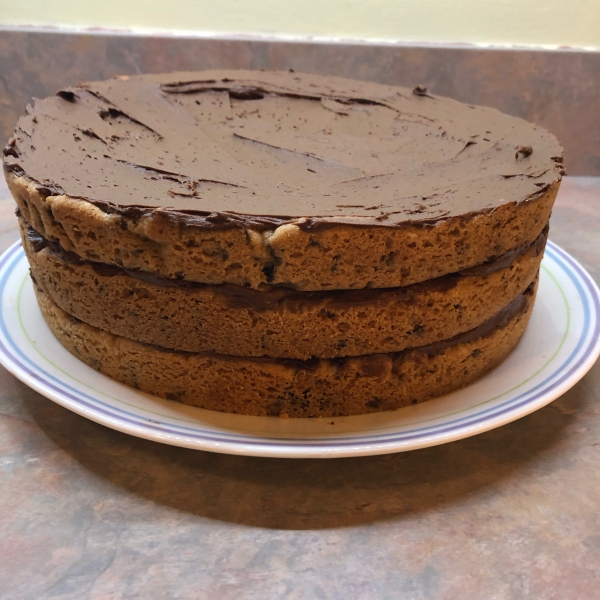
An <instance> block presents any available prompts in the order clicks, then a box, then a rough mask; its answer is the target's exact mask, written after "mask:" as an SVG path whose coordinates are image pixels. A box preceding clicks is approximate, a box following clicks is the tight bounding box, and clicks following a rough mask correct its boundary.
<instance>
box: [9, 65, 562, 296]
mask: <svg viewBox="0 0 600 600" xmlns="http://www.w3.org/2000/svg"><path fill="white" fill-rule="evenodd" d="M3 160H4V170H5V174H6V180H7V183H8V185H9V187H10V189H11V192H12V194H13V196H14V198H15V200H16V202H17V204H18V206H19V208H20V209H21V211H22V214H23V216H24V218H25V219H26V220H27V221H28V223H30V224H31V225H32V226H33V227H34V229H35V230H36V231H38V232H39V233H40V234H42V235H43V236H44V237H45V238H46V239H48V240H51V241H57V242H59V243H60V245H61V246H62V247H63V248H64V249H65V250H68V251H70V252H74V253H76V254H78V255H79V256H81V257H82V258H84V259H88V260H92V261H95V262H100V263H106V264H114V265H118V266H120V267H125V268H128V269H137V270H141V271H146V272H150V273H156V274H159V275H160V276H163V277H168V278H176V279H185V280H190V281H197V282H202V283H209V284H221V283H229V284H234V285H243V286H246V287H251V288H254V289H263V288H264V287H265V286H272V285H277V286H286V287H290V288H294V289H297V290H306V291H309V290H331V289H362V288H370V287H373V288H385V287H401V286H405V285H410V284H413V283H416V282H419V281H424V280H427V279H432V278H435V277H439V276H442V275H445V274H448V273H453V272H457V271H461V270H463V269H468V268H470V267H473V266H475V265H478V264H481V263H484V262H486V261H488V260H491V259H493V258H494V257H497V256H500V255H503V254H505V253H506V252H510V251H511V250H513V249H515V248H519V247H521V246H524V245H528V244H531V243H532V242H533V241H534V240H535V239H536V238H537V237H538V235H539V234H540V233H541V232H542V230H543V228H544V227H545V226H546V223H547V222H548V219H549V216H550V212H551V210H552V204H553V202H554V198H555V196H556V193H557V191H558V187H559V183H560V179H561V175H562V173H563V171H562V151H561V148H560V146H559V144H558V142H557V141H556V139H555V138H554V137H553V136H552V135H551V134H549V133H548V132H546V131H545V130H543V129H540V128H538V127H536V126H535V125H532V124H530V123H526V122H525V121H522V120H521V119H517V118H514V117H510V116H508V115H503V114H501V113H499V112H498V111H496V110H492V109H488V108H483V107H477V106H469V105H465V104H460V103H458V102H455V101H453V100H449V99H446V98H438V97H436V96H433V95H431V94H429V93H428V92H427V91H426V90H425V89H424V88H422V87H417V88H415V89H414V90H409V89H406V88H400V87H390V86H383V85H377V84H374V83H367V82H360V81H352V80H347V79H339V78H335V77H326V76H321V75H309V74H298V73H291V72H261V71H206V72H200V73H173V74H168V75H145V76H139V77H121V78H116V79H111V80H109V81H104V82H93V83H84V84H80V85H78V86H76V87H73V88H68V89H65V90H62V91H60V92H59V93H58V94H57V95H56V96H53V97H51V98H46V99H44V100H38V101H36V103H35V106H34V107H33V108H32V109H30V110H29V114H28V115H26V116H24V117H22V118H21V120H20V121H19V122H18V124H17V128H16V130H15V135H14V137H13V138H11V140H10V141H9V143H8V145H7V146H6V148H5V149H4V158H3Z"/></svg>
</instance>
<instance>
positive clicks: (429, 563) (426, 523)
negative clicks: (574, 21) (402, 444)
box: [0, 178, 600, 600]
mask: <svg viewBox="0 0 600 600" xmlns="http://www.w3.org/2000/svg"><path fill="white" fill-rule="evenodd" d="M2 185H4V183H3V182H2V184H0V250H4V249H5V248H6V247H7V246H8V245H9V244H10V243H11V242H13V241H14V240H15V239H16V238H17V227H16V220H15V219H14V217H13V204H12V200H10V199H9V197H8V193H7V191H6V188H4V187H1V186H2ZM599 198H600V179H594V178H567V179H566V180H565V181H564V183H563V186H562V188H561V191H560V194H559V197H558V200H557V204H556V207H555V210H554V215H553V217H552V224H551V231H550V238H551V239H552V240H554V241H555V242H557V243H559V244H560V245H562V246H563V248H565V249H566V250H568V251H569V252H571V253H572V254H573V255H574V256H575V257H576V258H578V259H579V260H580V261H581V262H582V263H583V265H584V266H585V267H586V268H587V269H588V270H589V271H590V273H591V274H592V275H593V276H594V278H595V279H596V281H597V282H598V281H600V202H599V200H598V199H599ZM599 467H600V364H596V366H595V367H594V368H593V369H592V370H591V371H590V373H589V374H588V375H587V376H586V377H585V378H584V379H583V380H582V381H580V382H579V383H578V384H577V385H576V386H575V387H574V388H573V389H572V390H570V391H569V392H567V393H566V394H565V395H564V396H562V397H561V398H559V399H558V400H556V401H555V402H553V403H552V404H551V405H549V406H547V407H545V408H543V409H541V410H539V411H537V412H536V413H534V414H532V415H530V416H528V417H526V418H523V419H521V420H519V421H517V422H514V423H512V424H509V425H506V426H504V427H501V428H500V429H496V430H494V431H490V432H488V433H485V434H482V435H479V436H476V437H472V438H469V439H466V440H462V441H459V442H454V443H452V444H447V445H444V446H438V447H435V448H429V449H424V450H418V451H413V452H407V453H402V454H391V455H386V456H376V457H368V458H353V459H349V458H346V459H337V460H278V459H261V458H245V457H238V456H225V455H219V454H211V453H208V452H200V451H193V450H185V449H182V448H174V447H170V446H164V445H160V444H157V443H153V442H148V441H145V440H141V439H137V438H134V437H129V436H127V435H124V434H121V433H118V432H116V431H112V430H110V429H107V428H105V427H103V426H101V425H97V424H95V423H92V422H90V421H87V420H86V419H84V418H82V417H79V416H77V415H75V414H73V413H71V412H69V411H67V410H66V409H64V408H61V407H60V406H58V405H56V404H54V403H53V402H51V401H50V400H47V399H46V398H43V397H42V396H40V395H39V394H37V393H35V392H34V391H32V390H30V389H29V388H27V387H26V386H25V385H23V384H22V383H20V382H19V381H17V380H16V379H15V378H13V377H12V376H11V375H9V374H8V373H7V372H6V371H5V370H4V369H2V367H0V597H1V598H10V599H11V600H13V599H22V598H23V599H32V600H40V599H44V598H53V599H82V598H98V599H102V600H107V599H110V600H121V599H127V598H144V599H154V598H157V599H162V598H177V599H179V598H181V599H187V598H189V599H194V600H201V599H207V600H213V599H215V598H218V599H219V600H227V599H230V598H231V599H238V598H243V599H256V600H268V599H271V598H276V599H278V598H291V599H301V598H302V599H304V598H307V599H313V598H314V599H327V600H329V599H334V598H335V599H344V600H346V599H361V600H362V599H370V598H377V599H379V598H393V599H397V598H402V599H409V600H412V599H423V600H429V599H436V600H438V599H439V600H454V599H456V598H460V599H461V600H482V599H486V600H496V599H502V600H504V599H511V600H512V599H514V600H521V599H525V598H532V599H536V600H550V599H556V600H587V599H592V598H599V597H600V511H599V510H598V505H599V504H600V469H599Z"/></svg>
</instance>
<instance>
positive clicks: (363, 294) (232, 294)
mask: <svg viewBox="0 0 600 600" xmlns="http://www.w3.org/2000/svg"><path fill="white" fill-rule="evenodd" d="M20 218H21V219H22V217H20ZM548 229H549V227H548V225H546V227H545V228H544V230H543V231H542V233H541V234H540V235H539V236H538V237H537V238H536V240H535V241H534V242H533V243H532V244H529V245H526V246H522V247H519V248H515V249H514V250H511V251H510V252H506V253H505V254H503V255H501V256H499V257H495V258H492V259H490V260H489V261H487V262H486V263H484V264H482V265H478V266H476V267H472V268H470V269H465V270H464V271H460V272H458V273H453V274H450V275H444V276H442V277H438V278H436V279H432V280H429V281H425V282H421V283H416V284H413V285H409V286H406V287H399V288H375V289H359V290H328V291H313V292H300V291H296V290H292V289H289V288H284V287H273V286H271V287H269V288H268V289H266V290H264V291H262V290H254V289H251V288H245V287H242V286H237V285H233V284H227V283H223V284H205V283H198V282H194V281H186V280H184V279H169V278H167V277H163V276H161V275H158V274H155V273H148V272H145V271H136V270H132V269H125V268H123V267H118V266H116V265H107V264H103V263H98V262H94V261H91V260H88V259H83V258H81V257H80V256H79V255H78V254H75V253H73V252H70V251H67V250H65V249H64V248H63V247H62V246H61V245H60V244H59V243H58V242H55V241H50V240H47V239H46V238H44V237H43V236H42V235H40V234H39V233H38V232H37V231H36V230H35V229H33V227H31V225H29V224H27V239H28V241H29V242H30V244H31V246H32V248H33V250H34V251H35V252H40V251H42V250H44V249H46V250H47V251H48V252H50V253H51V254H53V255H54V256H56V257H57V258H58V259H59V260H61V261H63V262H65V263H67V264H72V265H90V266H91V267H92V268H93V269H94V271H95V272H96V273H97V274H98V275H100V276H102V277H114V276H119V275H121V276H128V277H132V278H134V279H140V280H142V281H145V282H147V283H151V284H153V285H158V286H164V287H178V288H181V289H185V290H189V291H192V292H193V290H195V289H206V288H211V289H213V290H215V291H217V292H218V293H219V294H221V295H222V296H223V297H225V298H226V300H227V305H228V306H229V307H230V308H238V309H243V308H251V309H254V310H258V311H261V310H272V309H274V308H276V307H277V306H278V305H280V304H282V303H284V302H285V305H286V309H288V310H290V311H292V312H298V311H300V310H301V309H302V306H303V305H306V304H307V303H310V302H313V301H314V302H319V301H322V300H323V299H326V300H328V306H330V307H331V308H343V307H347V306H356V305H366V304H370V303H372V302H374V301H376V300H378V299H382V298H389V297H390V296H392V297H398V298H400V297H402V299H403V300H404V301H406V300H409V299H410V298H411V296H412V295H416V293H418V292H419V291H421V290H422V289H424V288H427V289H435V290H439V291H447V290H450V289H452V288H453V287H454V286H455V285H456V282H457V280H458V279H459V278H461V277H483V276H486V275H489V274H491V273H494V272H496V271H499V270H501V269H504V268H506V267H509V266H510V265H511V264H512V263H513V262H514V261H515V260H516V259H517V258H518V257H519V256H521V255H523V254H525V253H526V252H528V251H529V250H530V249H532V250H534V251H535V253H536V256H539V254H540V253H541V252H543V250H544V247H545V245H546V240H547V237H548Z"/></svg>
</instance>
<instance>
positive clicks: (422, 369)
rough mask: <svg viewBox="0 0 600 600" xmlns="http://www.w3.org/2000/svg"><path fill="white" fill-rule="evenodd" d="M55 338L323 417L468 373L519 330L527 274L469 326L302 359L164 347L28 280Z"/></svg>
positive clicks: (147, 380) (184, 392)
mask: <svg viewBox="0 0 600 600" xmlns="http://www.w3.org/2000/svg"><path fill="white" fill-rule="evenodd" d="M35 288H36V294H37V298H38V303H39V305H40V309H41V311H42V314H43V315H44V318H45V320H46V322H47V323H48V325H49V327H50V329H51V330H52V332H53V333H54V335H55V336H56V337H57V338H58V340H59V341H60V343H61V344H62V345H63V346H64V347H65V348H66V349H67V350H69V351H70V352H71V353H72V354H74V355H75V356H76V357H77V358H79V359H81V360H82V361H83V362H85V363H87V364H88V365H90V366H91V367H93V368H94V369H96V370H98V371H100V372H101V373H104V374H105V375H108V376H109V377H112V378H113V379H116V380H118V381H121V382H123V383H125V384H127V385H130V386H132V387H135V388H137V389H140V390H142V391H144V392H147V393H150V394H154V395H156V396H161V397H163V398H168V399H171V400H178V401H180V402H183V403H184V404H189V405H193V406H199V407H202V408H207V409H210V410H218V411H224V412H230V413H238V414H244V415H257V416H265V415H271V416H277V415H279V416H281V417H329V416H346V415H356V414H364V413H370V412H378V411H383V410H393V409H397V408H401V407H403V406H407V405H409V404H415V403H417V402H422V401H424V400H428V399H431V398H434V397H436V396H439V395H442V394H445V393H448V392H450V391H452V390H456V389H458V388H460V387H463V386H465V385H467V384H468V383H470V382H472V381H474V380H475V379H477V378H478V377H480V376H481V375H483V374H484V373H486V372H487V371H489V370H490V369H492V368H493V367H495V366H496V365H498V364H499V363H500V362H501V361H502V360H503V359H504V358H505V357H506V356H507V355H508V354H509V353H510V352H511V351H512V350H513V348H514V347H515V346H516V344H517V342H518V341H519V339H520V338H521V335H522V334H523V332H524V330H525V327H526V325H527V322H528V320H529V316H530V314H531V310H532V308H533V303H534V299H535V293H536V289H537V280H536V282H535V283H533V284H532V285H531V286H530V287H529V288H527V290H526V291H525V292H524V293H523V294H521V295H519V296H518V297H517V298H516V299H515V300H513V301H512V302H511V303H510V304H509V305H508V306H506V307H505V308H504V309H502V311H500V312H499V313H498V314H497V315H495V316H494V317H493V318H492V319H489V320H488V321H486V322H485V323H483V324H482V325H480V326H479V327H477V328H475V329H472V330H471V331H468V332H466V333H463V334H460V335H458V336H455V337H454V338H452V339H450V340H445V341H443V342H437V343H435V344H431V345H429V346H424V347H420V348H416V349H412V350H404V351H403V352H398V353H394V354H373V355H365V356H358V357H351V358H335V359H321V360H319V359H312V360H308V361H300V360H288V359H273V358H245V357H233V356H225V355H219V354H212V353H198V354H196V353H189V352H177V351H172V350H166V349H163V348H158V347H156V346H151V345H147V344H143V343H140V342H136V341H133V340H130V339H127V338H124V337H119V336H116V335H114V334H111V333H107V332H105V331H102V330H100V329H97V328H96V327H93V326H91V325H87V324H86V323H83V322H82V321H80V320H78V319H76V318H74V317H72V316H71V315H69V314H68V313H66V312H64V311H63V310H62V309H61V308H59V307H58V306H57V305H56V304H55V303H54V302H53V301H52V299H51V298H50V297H49V296H48V295H47V294H45V293H44V291H43V290H42V289H41V288H40V287H39V286H37V285H36V286H35Z"/></svg>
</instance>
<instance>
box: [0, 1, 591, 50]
mask: <svg viewBox="0 0 600 600" xmlns="http://www.w3.org/2000/svg"><path fill="white" fill-rule="evenodd" d="M0 23H2V24H4V25H14V26H28V25H33V26H39V25H42V26H48V25H50V26H68V27H76V28H86V27H100V28H109V29H132V30H134V31H139V32H149V33H150V32H157V31H159V32H164V31H168V30H171V31H177V32H181V33H190V32H197V33H201V34H214V33H217V34H222V35H227V34H242V35H277V36H284V37H285V36H289V37H293V38H294V37H302V38H305V37H307V36H315V37H318V38H335V39H349V40H379V41H406V42H442V43H443V42H460V43H476V44H491V45H523V46H543V47H550V48H554V47H559V46H574V47H579V48H582V47H583V48H600V0H567V1H565V0H254V1H250V0H97V1H95V0H0Z"/></svg>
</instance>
